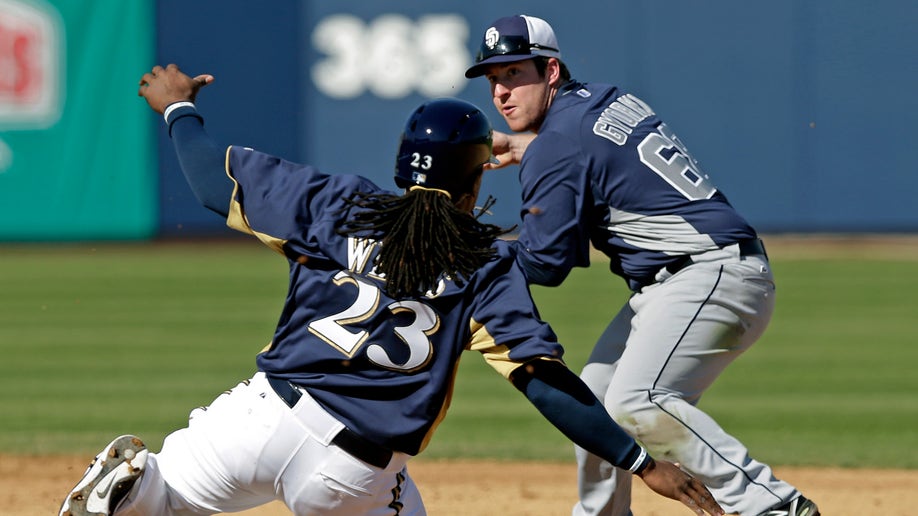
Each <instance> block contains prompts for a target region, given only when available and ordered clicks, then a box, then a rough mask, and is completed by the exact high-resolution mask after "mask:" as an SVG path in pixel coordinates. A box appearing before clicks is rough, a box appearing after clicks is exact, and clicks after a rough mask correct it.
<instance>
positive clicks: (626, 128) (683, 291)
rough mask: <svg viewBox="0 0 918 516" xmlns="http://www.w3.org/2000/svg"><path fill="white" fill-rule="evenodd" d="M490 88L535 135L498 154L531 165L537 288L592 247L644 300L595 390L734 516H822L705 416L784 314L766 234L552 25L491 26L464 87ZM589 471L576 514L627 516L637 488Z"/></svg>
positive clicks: (606, 344) (619, 334)
mask: <svg viewBox="0 0 918 516" xmlns="http://www.w3.org/2000/svg"><path fill="white" fill-rule="evenodd" d="M478 76H484V77H485V78H486V79H487V80H488V83H489V84H490V90H491V96H492V98H493V101H494V105H495V107H496V108H497V109H498V111H499V112H500V113H501V115H502V116H503V117H504V120H505V121H506V122H507V125H508V126H509V127H510V129H511V130H512V131H514V132H517V133H521V132H528V133H532V134H515V135H505V134H499V133H495V140H494V153H495V156H496V157H497V158H498V159H499V160H500V161H501V164H502V165H507V164H513V163H518V164H519V165H520V183H521V186H522V197H523V199H522V201H523V205H522V210H521V212H522V214H523V215H522V226H521V230H520V234H519V239H518V240H517V241H516V242H515V245H516V246H517V250H518V255H517V261H518V262H519V263H520V265H521V267H522V269H523V270H524V271H525V273H526V276H527V281H529V283H535V284H540V285H549V286H552V285H558V284H560V283H561V282H562V281H563V280H564V278H565V277H566V276H567V274H568V273H569V272H570V270H571V269H572V268H573V267H585V266H588V265H589V263H590V258H589V253H590V244H591V243H592V245H593V246H594V247H595V248H596V249H598V250H599V251H601V252H603V253H605V254H606V256H608V257H609V259H610V268H611V270H612V272H613V273H615V274H617V275H619V276H621V277H622V278H624V279H625V281H626V282H627V283H628V286H629V287H630V288H631V290H632V291H633V295H632V296H631V298H630V299H629V300H628V302H627V303H625V306H624V307H622V308H621V310H620V311H619V312H618V314H617V315H616V316H615V317H614V319H613V320H612V322H611V323H610V324H609V326H608V328H607V329H606V331H605V332H604V333H603V335H602V336H601V337H600V338H599V341H598V342H597V344H596V347H595V349H594V350H593V353H592V355H591V356H590V358H589V361H588V363H587V365H586V366H585V367H584V370H583V372H582V375H581V377H582V379H583V380H584V382H585V383H586V384H587V385H589V386H590V388H591V389H592V390H593V392H594V394H596V396H597V397H598V398H599V399H600V400H602V401H603V403H604V404H605V406H606V408H607V409H608V410H609V412H610V413H611V414H612V416H613V418H614V419H615V420H616V421H617V422H618V423H619V424H620V425H621V426H622V427H623V428H625V429H626V430H627V431H628V432H629V433H630V434H631V435H632V436H634V437H635V438H636V439H637V440H638V441H641V442H643V443H644V445H645V446H647V447H648V449H650V450H652V451H653V452H654V453H656V454H659V455H660V456H663V457H667V458H669V459H670V460H674V461H676V462H679V463H680V464H681V465H682V467H684V468H685V469H686V470H687V471H689V472H691V473H692V474H693V475H696V476H698V477H699V478H702V479H704V483H705V484H706V485H707V486H708V487H709V488H710V490H711V492H712V493H713V494H714V496H715V497H716V498H717V500H718V502H720V504H721V505H722V506H723V507H724V509H725V510H726V511H727V512H735V513H739V514H742V515H743V516H759V515H767V516H815V515H817V514H818V512H819V511H818V509H817V508H816V505H815V504H814V503H813V502H812V501H810V500H808V499H806V498H804V497H803V496H801V494H800V492H799V491H798V490H797V489H795V488H794V486H792V485H790V484H788V483H787V482H783V481H781V480H777V479H775V478H774V476H773V475H772V471H771V468H770V467H769V466H768V465H766V464H763V463H761V462H758V461H756V460H754V459H752V458H751V457H750V456H749V452H748V450H747V449H746V447H745V446H744V445H743V444H742V443H741V442H740V441H739V440H737V439H735V438H734V437H732V436H730V435H729V434H727V433H726V432H725V431H724V430H723V429H722V428H721V427H720V426H719V425H718V424H717V423H716V422H715V421H714V420H713V419H711V417H710V416H708V415H707V414H705V413H704V412H702V411H701V410H699V409H698V408H697V407H696V404H697V403H698V400H699V399H700V398H701V395H702V393H704V391H705V390H706V389H707V388H708V387H710V386H711V384H712V383H713V382H714V380H715V379H716V378H717V377H718V376H719V375H720V373H721V372H723V370H724V369H725V368H726V367H727V366H728V365H729V364H730V363H731V362H732V361H733V360H734V359H736V358H737V357H738V356H739V355H740V354H741V353H743V352H744V351H745V350H746V349H748V348H749V347H750V346H751V345H752V344H753V343H754V342H755V341H756V340H757V339H758V338H759V337H760V336H761V335H762V333H763V332H764V331H765V328H766V327H767V325H768V322H769V320H770V319H771V316H772V312H773V310H774V303H775V285H774V278H773V277H772V273H771V268H770V267H769V263H768V258H767V256H766V254H765V247H764V245H763V243H762V241H761V240H760V239H759V237H758V235H757V234H756V231H755V229H754V228H753V227H752V226H751V225H750V224H749V223H748V222H747V221H746V220H745V219H744V218H743V217H742V216H741V215H740V214H739V213H738V212H737V211H736V210H735V209H734V208H733V206H732V205H731V204H730V203H729V201H728V200H727V198H726V197H725V196H724V194H723V193H722V192H721V191H720V190H718V189H717V188H716V187H715V186H714V184H713V183H712V182H711V180H710V178H709V177H708V176H707V175H706V174H705V173H704V172H703V171H702V170H701V168H700V166H699V164H698V162H697V161H696V160H695V158H694V157H693V156H692V155H691V154H690V153H689V152H688V149H687V148H686V146H685V145H684V144H683V142H682V141H681V140H680V139H679V138H678V137H677V136H676V134H675V133H674V132H673V130H672V129H671V128H670V127H669V126H667V125H666V123H664V122H663V121H662V120H661V119H660V118H659V117H658V116H657V114H656V113H655V112H654V111H653V109H652V108H651V107H650V106H649V105H647V104H646V103H645V102H644V101H643V100H641V99H640V98H638V97H636V96H635V95H633V94H632V93H630V92H627V91H624V90H622V89H620V88H618V87H616V86H613V85H609V84H597V83H583V82H579V81H576V80H573V79H572V78H571V75H570V71H569V70H568V69H567V67H566V66H565V64H564V63H563V62H562V60H561V50H560V47H559V45H558V40H557V38H556V37H555V33H554V31H553V29H552V28H551V26H550V25H549V24H548V23H547V22H545V21H544V20H542V19H539V18H535V17H532V16H508V17H504V18H500V19H498V20H496V21H495V22H494V23H492V24H491V25H490V26H489V27H488V28H487V30H486V31H485V32H484V36H483V38H482V41H481V47H480V50H479V53H478V56H477V59H476V63H475V64H474V65H473V66H472V67H471V68H469V69H468V71H466V77H468V78H473V77H478ZM533 134H534V135H535V136H533ZM576 455H577V462H578V465H579V468H580V477H579V487H580V501H579V503H578V504H577V505H576V506H575V507H574V514H575V515H599V514H602V515H616V516H617V515H627V514H630V504H631V500H630V497H631V493H630V488H631V475H630V474H629V473H628V472H627V471H623V470H621V469H617V468H615V467H614V466H612V465H611V464H609V463H608V462H606V461H603V460H602V459H600V458H599V457H596V456H595V455H592V454H590V453H589V452H587V451H585V450H583V449H582V448H579V447H578V448H577V454H576Z"/></svg>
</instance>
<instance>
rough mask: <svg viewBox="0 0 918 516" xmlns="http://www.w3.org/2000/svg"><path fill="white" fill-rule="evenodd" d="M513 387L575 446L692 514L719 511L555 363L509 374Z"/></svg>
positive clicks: (698, 487)
mask: <svg viewBox="0 0 918 516" xmlns="http://www.w3.org/2000/svg"><path fill="white" fill-rule="evenodd" d="M510 380H511V381H512V382H513V385H514V386H516V388H517V389H519V390H520V391H522V392H523V394H525V395H526V397H527V398H528V399H529V401H531V402H532V404H533V405H535V406H536V408H537V409H539V412H541V413H542V415H543V416H545V418H546V419H548V420H549V421H550V422H551V423H552V424H553V425H555V427H557V428H558V429H559V430H561V432H562V433H563V434H564V435H566V436H567V437H568V438H569V439H570V440H571V441H573V442H574V443H576V444H577V445H578V446H580V447H582V448H584V449H585V450H588V451H589V452H590V453H593V454H595V455H597V456H599V457H602V458H603V459H605V460H607V461H609V462H611V463H612V464H614V465H616V466H618V467H620V468H622V469H626V470H630V471H632V472H634V473H635V474H637V475H638V476H640V477H641V479H643V480H644V482H645V483H646V484H647V486H648V487H650V488H651V489H652V490H653V491H655V492H656V493H658V494H661V495H663V496H666V497H668V498H672V499H674V500H678V501H680V502H682V503H683V504H685V505H686V506H687V507H689V508H690V509H692V511H694V512H695V514H702V515H703V514H704V513H705V512H707V513H708V514H711V515H712V516H719V515H722V514H724V511H723V509H721V507H720V505H718V504H717V502H716V501H715V500H714V497H713V496H712V495H711V493H710V492H709V491H708V489H707V488H706V487H705V486H704V485H703V484H702V483H701V482H700V481H698V479H695V478H692V476H691V475H689V474H688V473H686V472H684V471H682V470H681V469H679V467H678V466H676V465H675V464H673V463H671V462H666V461H655V460H654V459H653V458H651V457H649V456H648V455H647V454H646V452H645V451H644V449H643V448H641V447H640V446H639V445H638V444H637V443H636V442H635V441H634V439H632V438H631V436H629V435H628V434H627V433H626V432H625V431H624V430H623V429H622V428H621V427H620V426H618V424H616V423H615V421H613V420H612V418H611V417H609V414H608V413H607V412H606V409H605V408H604V407H603V406H602V404H601V403H600V402H599V400H598V399H596V396H594V395H593V393H592V392H591V391H590V389H589V387H587V386H586V384H584V383H583V381H582V380H580V378H578V377H577V375H575V374H574V373H573V372H571V371H570V369H568V368H567V367H566V366H564V365H563V364H561V363H560V362H556V361H551V360H534V361H531V362H529V363H527V364H525V365H523V366H520V367H519V368H517V369H516V370H515V371H514V372H513V373H512V374H511V376H510Z"/></svg>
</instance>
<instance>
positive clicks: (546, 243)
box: [516, 133, 592, 286]
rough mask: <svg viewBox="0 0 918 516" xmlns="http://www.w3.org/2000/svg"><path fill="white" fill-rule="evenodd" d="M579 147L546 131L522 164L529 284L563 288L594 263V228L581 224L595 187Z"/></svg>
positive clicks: (523, 253)
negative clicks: (591, 254)
mask: <svg viewBox="0 0 918 516" xmlns="http://www.w3.org/2000/svg"><path fill="white" fill-rule="evenodd" d="M578 148H579V146H578V145H577V143H576V142H575V141H574V140H572V139H571V138H568V137H566V136H564V135H561V134H555V133H543V134H540V135H539V137H537V138H536V139H535V140H533V141H532V143H530V145H529V147H528V149H527V150H526V153H525V155H524V156H523V160H522V163H521V166H520V186H521V189H522V197H523V199H522V201H523V202H522V213H521V217H522V228H521V230H520V235H519V239H518V240H517V243H516V245H517V246H518V251H519V253H518V258H517V259H518V261H519V262H520V265H521V266H522V267H523V270H524V271H525V273H526V276H527V279H528V281H529V282H530V283H535V284H539V285H549V286H554V285H558V284H560V283H561V282H562V281H563V280H564V278H565V277H567V275H568V273H569V272H570V270H571V269H572V268H573V267H585V266H588V265H589V263H590V260H589V249H590V240H589V228H588V227H586V225H584V224H581V223H580V221H582V220H585V219H586V215H587V214H585V213H583V212H584V211H585V210H589V209H591V207H592V195H591V186H590V182H589V176H588V174H587V172H586V168H587V167H586V166H585V164H583V163H581V160H582V159H583V158H582V156H581V153H580V152H578Z"/></svg>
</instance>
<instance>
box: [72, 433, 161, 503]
mask: <svg viewBox="0 0 918 516" xmlns="http://www.w3.org/2000/svg"><path fill="white" fill-rule="evenodd" d="M147 453H148V452H147V447H146V446H144V444H143V441H141V440H140V439H139V438H137V437H135V436H133V435H122V436H121V437H118V438H117V439H115V440H114V441H112V442H111V443H109V445H108V446H106V447H105V449H104V450H102V451H101V452H100V453H99V454H98V455H96V458H95V459H93V461H92V463H91V464H90V465H89V468H87V469H86V473H85V474H84V475H83V478H82V479H80V482H79V483H78V484H77V485H76V487H74V488H73V489H72V490H71V491H70V494H69V495H67V498H66V499H65V500H64V503H63V505H61V510H60V513H59V516H95V515H109V514H112V513H113V512H114V511H115V509H116V508H117V507H118V504H120V503H121V501H122V500H123V499H124V497H125V496H126V495H127V494H128V492H130V490H131V488H133V487H134V484H135V483H136V482H137V479H138V478H140V475H142V474H143V470H144V467H145V466H146V464H147Z"/></svg>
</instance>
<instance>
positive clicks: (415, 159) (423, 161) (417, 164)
mask: <svg viewBox="0 0 918 516" xmlns="http://www.w3.org/2000/svg"><path fill="white" fill-rule="evenodd" d="M431 165H433V156H431V155H430V154H425V155H423V156H421V154H420V153H417V152H415V153H413V154H412V155H411V166H412V167H414V168H419V169H421V170H430V166H431Z"/></svg>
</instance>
